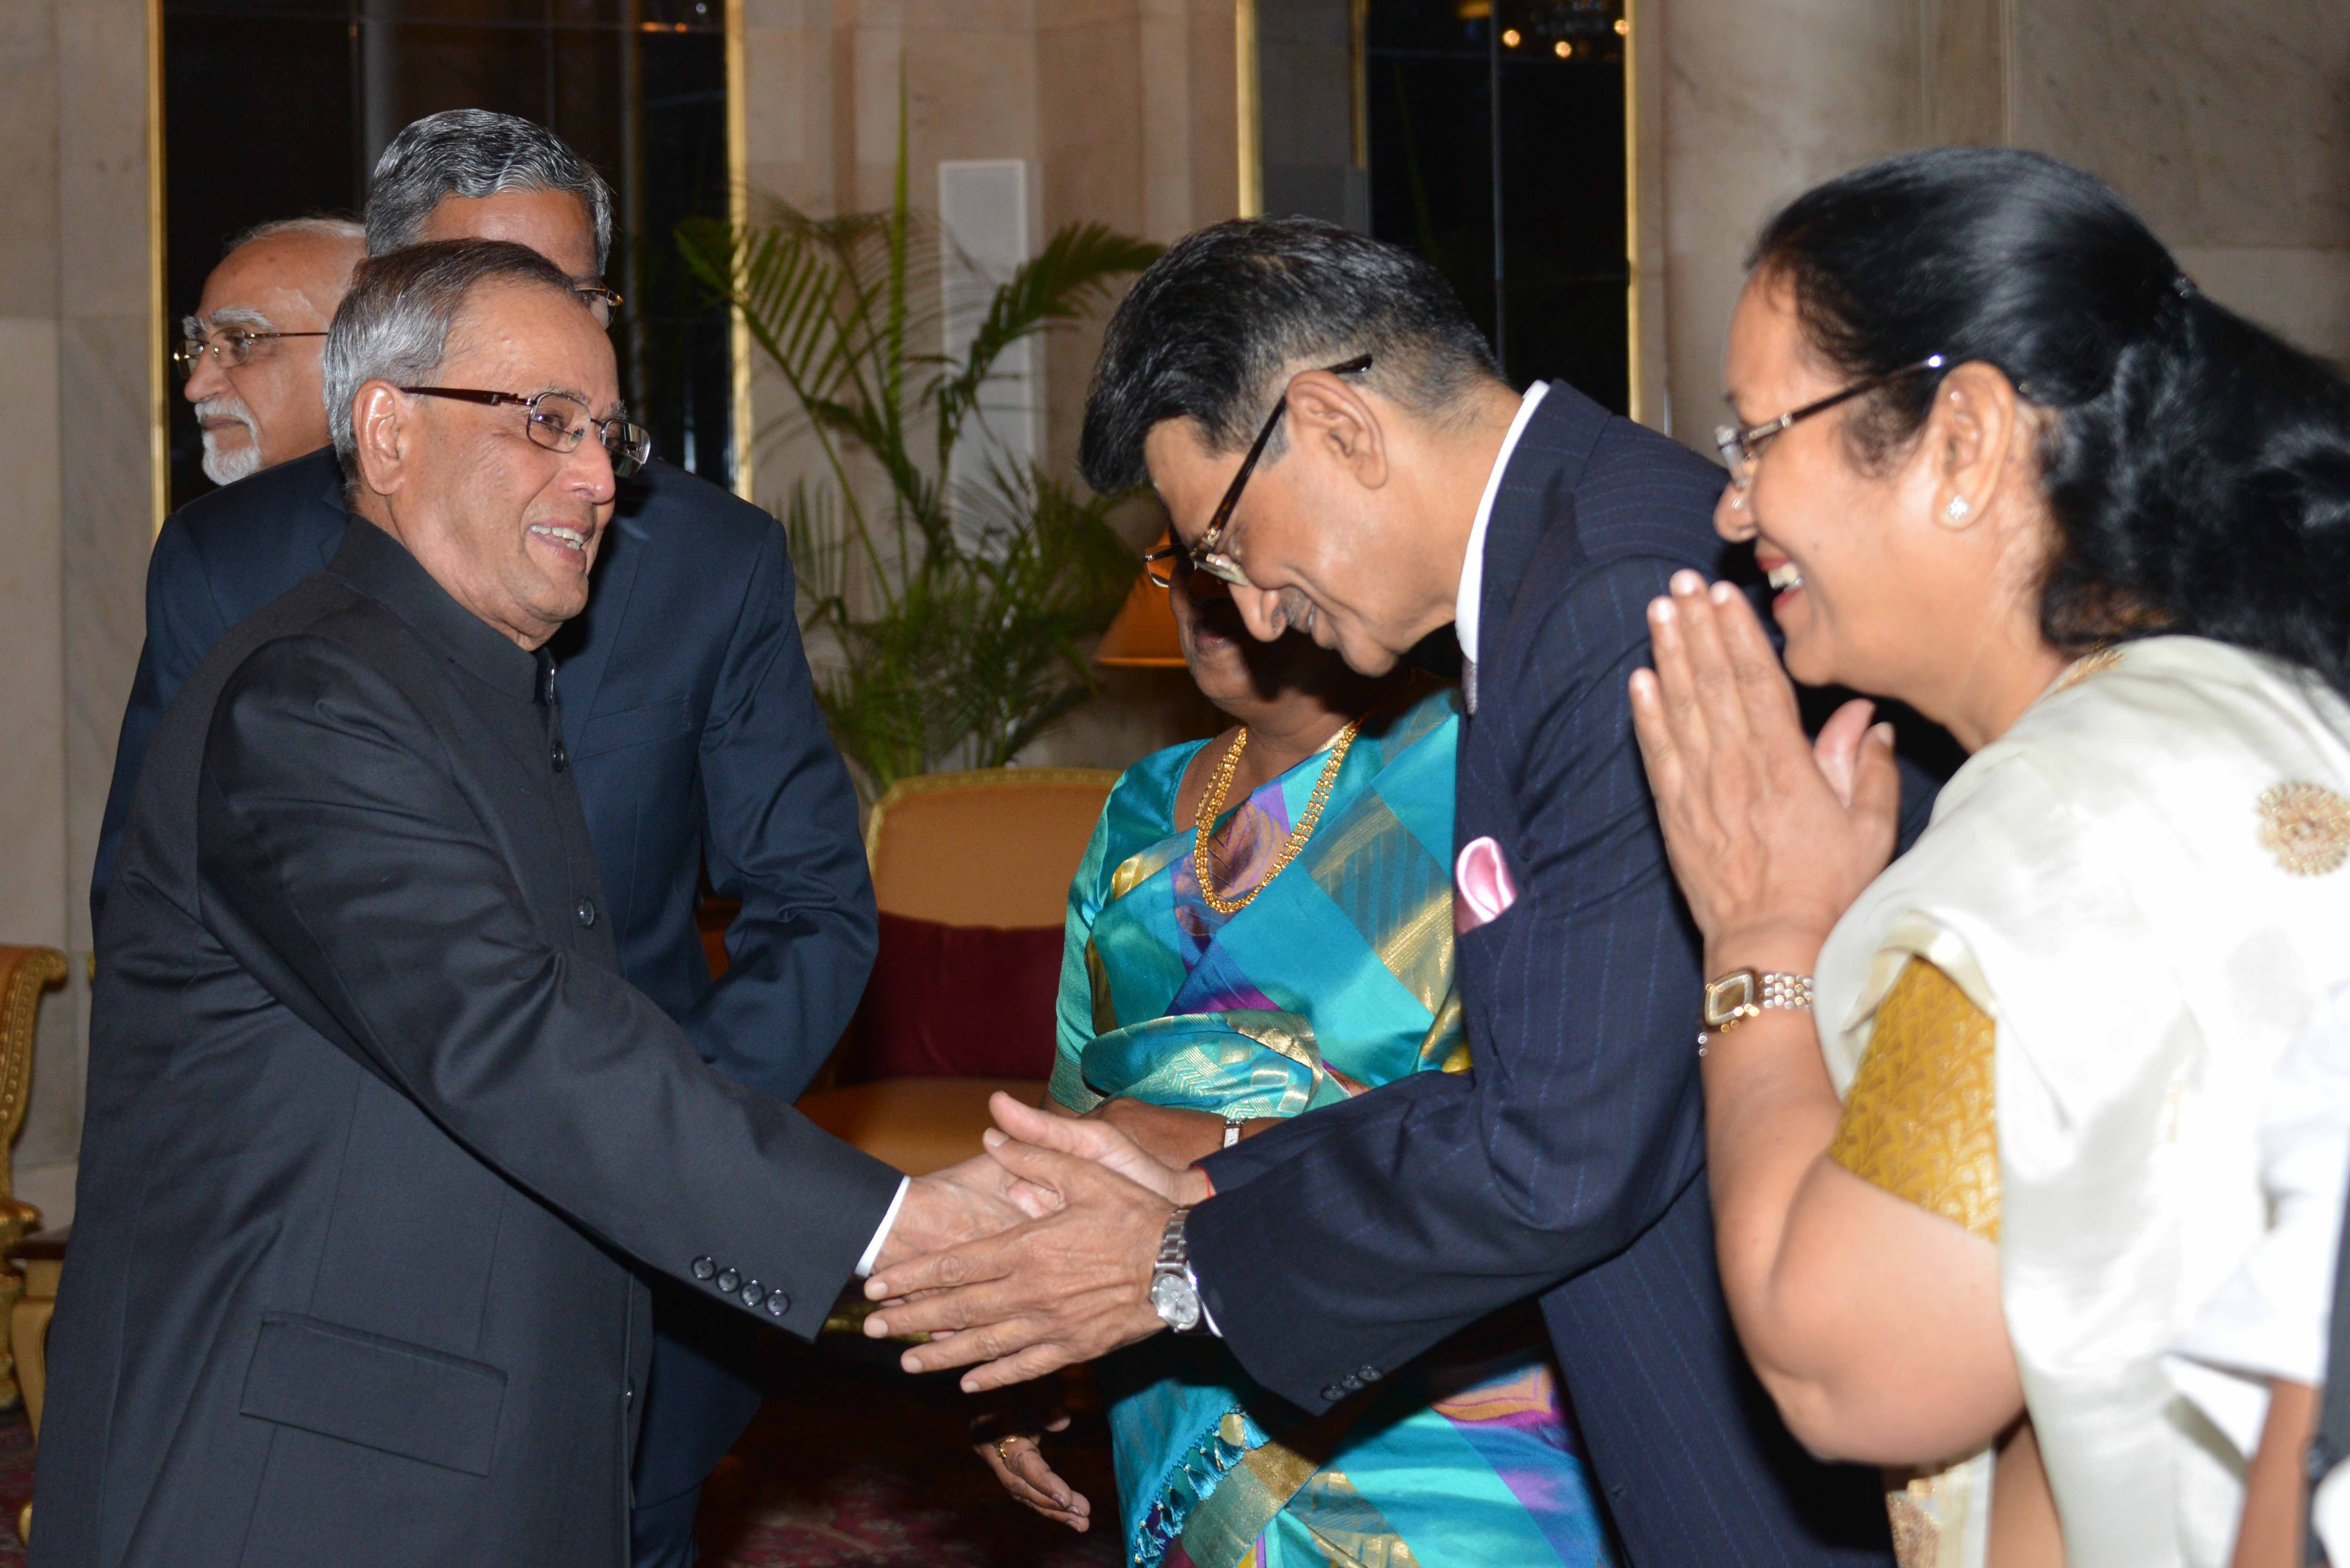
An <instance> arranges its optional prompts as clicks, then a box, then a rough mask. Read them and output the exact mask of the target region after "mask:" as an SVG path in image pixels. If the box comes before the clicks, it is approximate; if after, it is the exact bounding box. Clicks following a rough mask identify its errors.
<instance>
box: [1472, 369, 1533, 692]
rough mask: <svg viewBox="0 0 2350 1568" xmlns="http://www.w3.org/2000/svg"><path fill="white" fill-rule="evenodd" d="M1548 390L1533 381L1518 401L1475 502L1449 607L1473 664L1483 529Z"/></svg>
mask: <svg viewBox="0 0 2350 1568" xmlns="http://www.w3.org/2000/svg"><path fill="white" fill-rule="evenodd" d="M1549 390H1550V383H1549V382H1547V381H1536V382H1535V383H1534V385H1533V386H1531V387H1528V388H1527V389H1526V393H1525V396H1524V397H1523V398H1521V399H1519V400H1518V414H1517V417H1516V418H1515V419H1513V420H1512V421H1510V433H1509V434H1507V435H1505V436H1503V438H1502V450H1501V451H1499V452H1495V453H1494V454H1493V472H1491V473H1489V474H1487V475H1486V476H1485V493H1484V494H1483V495H1482V497H1480V498H1479V500H1478V502H1477V521H1476V522H1474V523H1472V524H1470V527H1469V555H1468V556H1467V558H1466V559H1464V560H1463V561H1462V562H1461V594H1460V597H1458V598H1457V599H1455V600H1454V601H1453V605H1452V635H1453V636H1454V638H1456V639H1458V640H1459V641H1460V644H1461V658H1463V659H1468V660H1470V661H1471V662H1472V663H1473V662H1475V660H1476V658H1477V607H1478V605H1479V604H1480V602H1481V601H1482V598H1483V597H1484V592H1485V530H1486V529H1487V528H1488V527H1489V526H1491V525H1492V521H1493V498H1494V497H1495V496H1497V495H1499V494H1501V493H1502V475H1503V473H1504V472H1508V470H1509V466H1510V459H1511V457H1512V456H1513V454H1514V453H1515V452H1517V450H1518V438H1519V437H1520V436H1522V435H1523V434H1525V433H1526V425H1527V424H1528V422H1529V421H1532V420H1533V419H1534V410H1535V408H1536V407H1537V406H1538V405H1539V404H1540V403H1541V402H1542V400H1543V394H1544V393H1545V392H1548V391H1549Z"/></svg>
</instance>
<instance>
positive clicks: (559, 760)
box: [546, 741, 571, 773]
mask: <svg viewBox="0 0 2350 1568" xmlns="http://www.w3.org/2000/svg"><path fill="white" fill-rule="evenodd" d="M546 760H547V761H548V762H549V763H552V764H554V767H555V771H556V773H561V772H562V771H563V770H564V769H566V768H567V767H569V766H570V765H571V753H569V752H567V751H565V750H564V749H563V744H562V742H559V741H558V742H556V747H555V750H553V751H551V752H549V753H546Z"/></svg>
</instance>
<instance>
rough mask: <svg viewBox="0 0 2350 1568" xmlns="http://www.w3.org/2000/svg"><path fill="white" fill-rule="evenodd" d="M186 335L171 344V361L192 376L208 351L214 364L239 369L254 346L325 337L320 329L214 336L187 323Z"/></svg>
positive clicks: (224, 333)
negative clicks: (287, 340)
mask: <svg viewBox="0 0 2350 1568" xmlns="http://www.w3.org/2000/svg"><path fill="white" fill-rule="evenodd" d="M181 330H182V331H183V332H185V333H186V334H187V336H186V337H182V338H181V339H180V340H179V342H177V343H175V344H173V345H172V364H174V365H177V366H178V367H179V368H180V374H181V375H182V376H192V375H194V374H195V373H196V366H197V365H198V363H200V362H201V361H202V360H203V357H204V356H205V355H207V354H209V355H211V356H212V357H213V364H215V365H218V366H220V367H221V368H222V369H229V370H241V369H244V367H245V365H246V364H247V362H249V361H250V360H251V359H252V358H253V349H254V346H255V344H258V343H274V342H276V340H277V339H279V338H281V337H325V336H326V334H325V333H323V332H242V331H239V332H223V333H221V334H219V335H218V336H217V337H214V336H212V335H209V334H206V333H203V332H199V331H197V330H196V329H195V324H194V323H193V322H190V323H188V324H187V325H185V326H184V327H182V328H181Z"/></svg>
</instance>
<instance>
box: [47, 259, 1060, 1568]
mask: <svg viewBox="0 0 2350 1568" xmlns="http://www.w3.org/2000/svg"><path fill="white" fill-rule="evenodd" d="M326 379H327V395H328V410H329V418H330V419H331V420H332V421H333V424H334V431H335V444H336V447H337V449H338V455H339V456H340V457H341V459H342V461H343V462H344V464H345V465H346V467H347V468H348V470H349V471H350V472H351V474H352V475H353V479H352V486H351V490H352V495H353V500H354V505H355V507H356V509H357V511H358V514H359V516H358V518H357V519H356V520H355V521H354V522H353V523H352V524H351V525H350V526H349V527H348V529H346V530H345V532H344V535H343V539H342V543H341V544H340V545H338V548H337V550H336V553H335V556H334V558H333V559H332V560H331V561H329V562H328V564H327V566H326V567H325V568H324V569H323V570H321V571H319V572H317V573H314V574H313V575H311V576H308V577H307V578H305V579H304V580H303V581H302V582H301V583H300V584H298V585H296V587H294V588H293V589H292V590H291V591H289V592H287V593H286V594H285V595H284V596H282V597H279V598H278V599H276V600H275V601H274V602H272V603H271V604H270V605H269V606H268V607H266V608H265V609H263V610H262V611H261V612H260V613H258V614H256V615H254V616H251V617H248V618H245V619H244V621H242V622H240V623H239V624H238V625H237V626H236V627H235V628H233V629H232V630H231V631H230V632H229V633H228V634H227V636H225V637H224V638H223V639H222V640H221V642H220V644H219V645H218V646H217V647H215V648H214V649H213V651H212V652H211V653H210V654H209V655H207V656H206V657H205V659H203V662H202V663H201V664H199V665H198V666H197V668H196V670H195V673H194V674H193V675H192V676H191V677H190V679H189V680H188V682H187V684H186V686H185V687H183V688H182V691H181V692H180V694H179V697H178V699H177V701H174V702H173V703H172V707H171V709H170V711H167V712H166V713H165V714H164V716H163V722H162V723H161V725H160V726H159V727H158V729H157V731H156V733H155V739H154V743H153V746H152V748H151V754H150V756H149V758H148V761H147V765H146V767H145V768H144V769H143V770H142V771H141V773H140V779H139V783H138V785H137V787H136V789H135V791H134V793H133V796H132V800H131V805H130V812H129V814H128V816H127V821H126V826H125V828H124V832H123V836H122V842H121V854H120V865H119V869H118V875H117V877H116V882H115V887H114V888H113V891H112V893H111V895H110V897H109V900H108V907H107V911H106V917H105V922H104V925H103V926H102V927H101V929H100V930H99V939H98V944H99V970H100V973H101V975H102V976H103V979H102V981H101V983H100V984H99V988H98V991H97V993H96V999H95V1008H94V1012H93V1013H92V1016H91V1027H90V1064H89V1096H88V1118H87V1121H86V1123H85V1127H84V1132H83V1141H82V1163H81V1174H80V1182H79V1189H78V1198H79V1201H78V1209H77V1213H76V1219H75V1234H74V1242H73V1256H72V1259H71V1260H70V1262H68V1266H67V1268H66V1272H65V1276H64V1281H63V1285H62V1288H61V1291H60V1293H59V1296H58V1302H57V1320H56V1325H55V1330H54V1333H53V1335H52V1339H51V1345H50V1385H49V1386H50V1398H49V1405H48V1408H47V1420H46V1423H45V1425H44V1428H43V1430H42V1433H41V1438H42V1441H41V1451H40V1467H39V1473H38V1476H37V1485H38V1494H39V1502H40V1508H39V1520H40V1523H39V1527H38V1528H37V1529H36V1532H34V1540H33V1548H32V1551H33V1561H34V1562H35V1563H37V1564H40V1565H41V1568H148V1565H153V1568H165V1565H169V1568H211V1565H214V1564H218V1565H221V1568H227V1565H229V1564H239V1565H242V1568H266V1565H271V1564H283V1565H285V1568H311V1565H313V1564H319V1563H334V1564H337V1565H338V1568H415V1565H417V1564H421V1563H464V1564H469V1565H481V1568H546V1565H547V1564H554V1563H561V1564H565V1565H567V1568H568V1565H571V1564H578V1565H581V1568H619V1565H620V1564H621V1563H625V1562H627V1561H628V1559H629V1551H630V1545H629V1514H628V1496H629V1484H628V1476H629V1471H628V1466H629V1449H630V1445H631V1442H632V1440H633V1438H634V1437H635V1435H636V1427H637V1422H638V1414H639V1404H638V1393H639V1389H640V1388H641V1386H642V1379H643V1376H644V1371H645V1367H646V1364H647V1362H648V1360H649V1358H650V1348H651V1347H650V1304H651V1300H650V1293H649V1292H648V1290H647V1288H646V1286H645V1284H644V1282H643V1280H642V1279H641V1278H640V1277H639V1273H638V1272H637V1271H639V1270H642V1271H644V1272H649V1273H650V1272H658V1273H661V1274H664V1275H666V1276H667V1277H668V1278H670V1279H671V1281H673V1282H676V1283H678V1284H679V1285H680V1286H681V1288H683V1289H686V1290H691V1291H695V1292H699V1293H702V1295H703V1296H704V1297H705V1299H708V1300H710V1301H712V1303H725V1304H726V1306H727V1307H728V1309H729V1310H731V1311H734V1312H736V1313H738V1314H742V1315H743V1317H744V1318H745V1319H746V1320H747V1321H754V1322H764V1323H769V1324H775V1325H777V1326H780V1327H782V1328H784V1329H786V1330H788V1331H791V1332H794V1333H796V1334H801V1335H802V1336H804V1337H806V1336H812V1335H813V1334H815V1333H816V1329H817V1328H818V1327H819V1326H820V1325H821V1324H822V1323H823V1321H824V1318H825V1315H826V1314H827V1310H828V1308H829V1306H830V1304H831V1302H832V1299H833V1297H834V1295H835V1294H836V1293H837V1292H838V1291H839V1290H840V1288H841V1287H842V1286H843V1285H844V1284H845V1283H846V1282H847V1280H848V1278H849V1277H850V1275H851V1273H852V1272H856V1271H858V1270H861V1269H864V1268H868V1267H870V1265H871V1262H873V1260H874V1259H875V1258H876V1257H877V1256H880V1257H885V1258H886V1257H887V1256H889V1253H890V1250H891V1249H893V1248H894V1249H896V1250H897V1251H899V1252H903V1251H905V1250H907V1249H910V1248H911V1249H920V1248H923V1247H925V1246H936V1245H940V1244H942V1243H943V1242H945V1241H950V1240H952V1239H954V1238H955V1237H957V1236H959V1235H967V1234H972V1233H976V1232H978V1231H982V1230H987V1229H995V1228H1000V1227H1001V1226H1002V1225H1003V1224H1004V1223H1006V1222H1008V1221H1009V1220H1012V1219H1014V1218H1016V1217H1017V1210H1014V1209H1012V1208H1011V1207H1010V1205H1009V1202H1008V1201H1007V1197H1006V1193H1005V1183H1004V1182H1003V1179H1002V1176H1001V1172H1000V1169H999V1168H997V1167H995V1166H994V1165H993V1163H992V1162H990V1161H987V1160H985V1159H983V1158H979V1159H974V1160H972V1161H970V1162H968V1163H967V1165H966V1166H965V1167H964V1168H959V1169H958V1170H956V1171H951V1172H947V1173H942V1174H941V1176H937V1177H926V1178H922V1179H918V1180H915V1181H912V1182H910V1183H909V1182H906V1181H905V1180H903V1179H901V1178H900V1177H899V1173H898V1172H897V1171H895V1170H893V1169H891V1168H889V1167H888V1166H886V1165H883V1164H881V1163H880V1162H879V1161H878V1160H875V1159H873V1158H870V1157H869V1156H867V1155H865V1154H863V1153H860V1152H859V1151H858V1150H857V1149H855V1148H853V1147H850V1146H849V1145H847V1144H845V1143H842V1142H841V1141H840V1140H838V1139H837V1138H834V1137H830V1136H829V1135H827V1134H826V1133H824V1132H822V1131H820V1130H818V1129H817V1128H816V1127H815V1126H814V1125H813V1124H811V1123H810V1122H808V1121H807V1119H806V1117H804V1116H801V1115H800V1114H799V1113H798V1112H797V1111H795V1110H794V1109H792V1107H791V1106H788V1105H786V1104H785V1103H784V1102H783V1101H781V1100H778V1099H776V1098H775V1097H774V1096H769V1095H764V1094H761V1093H759V1092H757V1091H755V1090H753V1089H749V1088H745V1087H743V1085H740V1084H738V1083H735V1082H733V1080H731V1079H729V1078H726V1077H724V1076H722V1075H719V1074H717V1073H715V1072H713V1071H712V1070H711V1068H710V1067H709V1066H708V1065H707V1064H705V1063H704V1062H703V1061H702V1060H701V1058H700V1056H699V1055H698V1054H697V1053H696V1049H695V1046H694V1044H693V1042H692V1041H691V1040H690V1039H689V1038H688V1036H687V1035H686V1033H684V1032H683V1031H682V1030H681V1029H680V1027H679V1026H678V1025H677V1024H676V1023H674V1022H672V1021H671V1019H670V1018H669V1017H668V1016H667V1014H666V1013H665V1012H663V1011H662V1010H661V1009H660V1007H658V1006H657V1005H656V1004H655V1003H654V1002H652V1001H651V1000H650V998H649V997H647V996H646V995H645V994H644V993H643V992H640V991H638V990H637V989H635V988H634V987H632V986H630V985H629V983H628V982H627V981H625V980H624V979H623V978H622V977H621V973H620V961H619V946H618V936H619V933H618V932H617V931H616V930H615V929H614V922H613V921H612V920H611V919H608V916H607V910H608V908H609V904H608V898H607V896H606V890H605V888H604V885H603V883H602V879H601V877H600V876H599V873H598V864H597V859H596V857H595V856H594V855H593V853H592V851H591V848H590V846H589V842H588V835H587V818H586V815H585V814H584V812H583V811H582V809H581V803H580V797H579V794H578V792H577V788H576V785H575V782H574V780H575V771H574V770H573V769H572V768H571V767H570V765H569V763H568V761H567V745H568V743H569V741H570V739H571V734H572V732H571V730H570V726H569V722H568V720H567V716H566V714H565V712H564V708H563V703H562V700H561V697H560V695H559V693H558V691H557V690H556V682H555V680H554V666H553V662H552V660H551V659H549V658H548V657H547V654H546V643H547V641H548V639H551V638H552V637H553V636H554V634H555V632H556V629H557V628H559V627H560V626H561V625H562V624H563V623H564V622H565V621H566V620H567V619H569V618H572V617H574V616H576V615H577V613H578V612H579V610H580V609H581V607H584V606H585V605H586V603H587V589H588V574H589V571H590V569H591V567H592V566H593V564H594V561H595V558H596V556H597V554H598V550H599V548H600V547H601V545H602V543H603V540H604V538H605V536H606V534H607V532H608V529H609V527H610V524H611V517H612V509H613V500H614V495H615V491H616V480H615V473H616V470H617V471H621V472H625V470H626V469H627V468H629V467H630V466H633V464H634V463H636V462H640V461H642V458H643V455H644V451H645V448H646V445H647V444H648V442H649V438H647V437H646V436H645V435H644V432H643V431H641V430H639V428H638V427H636V426H634V425H631V424H629V422H628V421H627V416H626V411H625V409H624V408H623V407H622V405H621V404H620V401H619V387H618V384H617V378H616V375H615V371H614V367H613V358H612V349H611V345H610V344H609V343H608V341H606V339H605V337H604V335H603V333H602V331H601V329H600V327H599V326H598V323H597V321H596V320H595V319H594V317H591V316H590V315H589V313H588V311H587V307H586V306H584V305H582V303H581V302H580V300H579V298H578V296H577V293H576V292H575V290H574V288H573V286H572V280H571V279H570V278H569V277H567V276H566V275H565V274H564V273H563V272H562V271H560V270H558V269H557V268H556V267H555V266H554V265H552V264H550V263H548V262H547V261H546V260H545V259H544V258H543V257H541V256H540V255H538V254H536V252H533V251H530V250H526V249H525V248H524V247H522V246H520V245H515V244H500V243H496V242H488V241H479V240H463V241H453V242H445V243H442V244H422V245H417V246H413V247H411V248H409V249H407V250H403V251H399V252H395V253H393V254H390V255H389V256H386V257H380V258H376V259H375V260H372V261H370V262H369V265H368V267H367V269H366V270H365V271H364V272H363V273H362V275H360V277H359V281H358V283H357V284H356V285H355V286H354V287H353V290H352V292H351V294H350V296H348V298H346V299H345V300H344V301H343V304H342V306H341V308H340V310H339V311H338V314H337V316H336V317H335V326H334V329H333V332H332V334H331V335H330V337H328V345H327V359H326Z"/></svg>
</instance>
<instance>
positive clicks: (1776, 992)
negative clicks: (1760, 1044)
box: [1697, 969, 1812, 1056]
mask: <svg viewBox="0 0 2350 1568" xmlns="http://www.w3.org/2000/svg"><path fill="white" fill-rule="evenodd" d="M1766 1007H1783V1008H1790V1009H1796V1010H1800V1011H1802V1012H1810V1011H1811V1010H1812V977H1811V976H1810V975H1807V974H1779V973H1775V972H1773V973H1763V972H1761V971H1755V970H1751V969H1734V970H1731V971H1730V972H1729V973H1728V974H1725V975H1721V976H1717V977H1716V978H1715V979H1712V980H1710V981H1706V983H1705V1027H1704V1028H1703V1029H1702V1030H1700V1031H1699V1033H1698V1037H1697V1054H1699V1055H1700V1056H1702V1055H1704V1054H1705V1048H1706V1047H1707V1046H1708V1045H1710V1044H1712V1043H1713V1037H1714V1036H1715V1035H1717V1034H1727V1033H1730V1032H1731V1030H1733V1029H1735V1028H1737V1027H1738V1026H1739V1025H1740V1024H1742V1023H1745V1022H1746V1021H1747V1020H1748V1019H1750V1018H1752V1017H1754V1016H1755V1015H1756V1014H1758V1013H1760V1012H1762V1011H1763V1009H1764V1008H1766Z"/></svg>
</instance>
